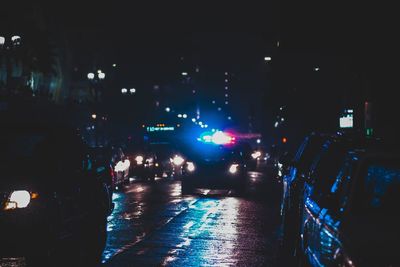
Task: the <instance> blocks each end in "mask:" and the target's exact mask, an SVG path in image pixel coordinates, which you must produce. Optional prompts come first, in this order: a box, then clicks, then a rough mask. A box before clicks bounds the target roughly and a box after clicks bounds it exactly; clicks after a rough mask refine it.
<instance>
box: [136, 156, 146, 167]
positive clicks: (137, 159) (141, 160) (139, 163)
mask: <svg viewBox="0 0 400 267" xmlns="http://www.w3.org/2000/svg"><path fill="white" fill-rule="evenodd" d="M135 161H136V164H137V165H142V164H143V161H144V158H143V156H140V155H139V156H136V158H135Z"/></svg>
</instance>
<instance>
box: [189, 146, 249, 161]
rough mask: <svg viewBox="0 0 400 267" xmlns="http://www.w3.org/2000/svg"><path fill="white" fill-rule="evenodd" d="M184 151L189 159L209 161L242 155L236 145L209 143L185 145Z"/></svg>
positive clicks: (233, 158)
mask: <svg viewBox="0 0 400 267" xmlns="http://www.w3.org/2000/svg"><path fill="white" fill-rule="evenodd" d="M185 153H186V155H187V156H188V157H189V158H190V159H194V160H200V161H209V162H217V161H230V160H238V159H239V158H240V157H241V156H243V155H242V154H241V153H243V152H241V151H239V148H238V147H237V146H224V145H211V144H201V145H197V146H191V147H187V149H186V150H185Z"/></svg>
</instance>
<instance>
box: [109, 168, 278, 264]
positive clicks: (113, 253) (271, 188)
mask: <svg viewBox="0 0 400 267" xmlns="http://www.w3.org/2000/svg"><path fill="white" fill-rule="evenodd" d="M280 190H281V189H280V185H279V184H278V183H276V182H275V181H274V179H272V177H271V175H265V174H264V175H263V174H262V173H260V172H251V173H249V185H248V188H247V192H246V194H245V195H244V196H241V197H238V196H235V193H234V192H233V191H229V190H218V191H217V190H199V191H198V192H196V193H195V194H193V195H181V185H180V181H175V180H168V179H165V178H163V179H159V180H157V181H156V182H155V183H149V182H131V183H130V184H129V185H127V186H125V188H124V189H122V190H121V192H117V193H115V194H114V201H115V203H116V204H117V205H116V209H115V211H114V212H113V214H112V216H110V217H109V224H108V234H109V236H108V242H107V247H106V250H105V252H104V255H103V262H104V266H277V253H278V251H277V250H278V237H279V223H280V219H279V212H278V210H279V198H280V194H281V193H280V192H281V191H280Z"/></svg>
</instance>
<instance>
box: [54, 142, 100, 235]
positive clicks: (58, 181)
mask: <svg viewBox="0 0 400 267" xmlns="http://www.w3.org/2000/svg"><path fill="white" fill-rule="evenodd" d="M54 145H55V146H54V148H55V155H54V157H55V160H54V163H55V164H56V165H57V176H56V177H55V178H54V179H55V181H54V182H55V198H56V202H57V205H58V211H59V227H60V232H61V233H62V236H61V237H62V238H64V237H69V236H71V235H73V234H74V232H76V231H77V230H79V227H80V226H81V224H82V221H84V220H85V219H87V218H88V211H89V210H90V205H91V204H92V203H93V201H92V198H93V197H94V195H93V192H92V190H91V189H90V181H89V177H90V176H89V175H88V171H87V168H88V166H89V164H88V163H87V162H86V160H87V159H86V157H85V150H84V146H83V144H82V143H81V142H80V140H79V139H77V137H75V136H73V135H67V134H65V135H62V139H60V138H57V140H55V141H54ZM92 205H93V204H92Z"/></svg>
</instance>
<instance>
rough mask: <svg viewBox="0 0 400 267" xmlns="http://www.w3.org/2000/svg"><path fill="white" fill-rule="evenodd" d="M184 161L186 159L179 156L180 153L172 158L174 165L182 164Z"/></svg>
mask: <svg viewBox="0 0 400 267" xmlns="http://www.w3.org/2000/svg"><path fill="white" fill-rule="evenodd" d="M184 161H185V159H184V158H182V157H181V156H178V155H176V156H175V157H174V158H173V159H172V163H174V165H176V166H180V165H182V164H183V162H184Z"/></svg>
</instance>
